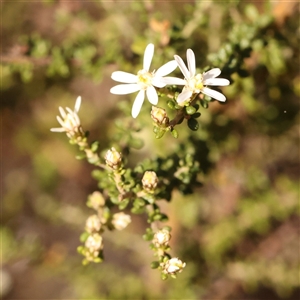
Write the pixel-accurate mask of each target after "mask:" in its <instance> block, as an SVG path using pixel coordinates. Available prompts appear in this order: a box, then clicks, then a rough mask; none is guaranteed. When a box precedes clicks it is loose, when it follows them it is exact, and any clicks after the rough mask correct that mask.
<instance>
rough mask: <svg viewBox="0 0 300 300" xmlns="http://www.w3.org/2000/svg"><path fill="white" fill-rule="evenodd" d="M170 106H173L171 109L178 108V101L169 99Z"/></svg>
mask: <svg viewBox="0 0 300 300" xmlns="http://www.w3.org/2000/svg"><path fill="white" fill-rule="evenodd" d="M167 104H168V106H169V107H170V108H171V109H173V110H174V109H176V102H175V101H173V100H169V101H168V103H167Z"/></svg>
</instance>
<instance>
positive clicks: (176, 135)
mask: <svg viewBox="0 0 300 300" xmlns="http://www.w3.org/2000/svg"><path fill="white" fill-rule="evenodd" d="M171 134H172V136H173V137H174V138H175V139H177V138H178V132H177V130H175V129H173V130H171Z"/></svg>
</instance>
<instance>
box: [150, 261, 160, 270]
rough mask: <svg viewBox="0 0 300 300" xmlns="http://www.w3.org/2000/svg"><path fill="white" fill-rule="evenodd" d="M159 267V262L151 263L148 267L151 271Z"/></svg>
mask: <svg viewBox="0 0 300 300" xmlns="http://www.w3.org/2000/svg"><path fill="white" fill-rule="evenodd" d="M159 265H160V263H159V261H153V262H152V263H151V265H150V266H151V269H157V268H158V267H159Z"/></svg>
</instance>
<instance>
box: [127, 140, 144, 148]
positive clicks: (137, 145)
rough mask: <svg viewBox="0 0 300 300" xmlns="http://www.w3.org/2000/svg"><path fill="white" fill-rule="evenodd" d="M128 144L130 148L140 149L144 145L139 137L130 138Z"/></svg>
mask: <svg viewBox="0 0 300 300" xmlns="http://www.w3.org/2000/svg"><path fill="white" fill-rule="evenodd" d="M128 144H129V146H130V147H131V148H134V149H141V148H142V147H143V146H144V141H143V140H142V139H139V138H132V139H130V141H129V143H128Z"/></svg>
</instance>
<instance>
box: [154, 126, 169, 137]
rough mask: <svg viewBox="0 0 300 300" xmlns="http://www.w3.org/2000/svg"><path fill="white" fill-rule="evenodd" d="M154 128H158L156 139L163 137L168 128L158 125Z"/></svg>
mask: <svg viewBox="0 0 300 300" xmlns="http://www.w3.org/2000/svg"><path fill="white" fill-rule="evenodd" d="M154 128H156V132H155V138H156V139H160V138H162V137H163V136H164V134H165V132H166V130H165V129H161V128H159V127H157V126H155V127H154ZM154 128H153V130H154Z"/></svg>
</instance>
